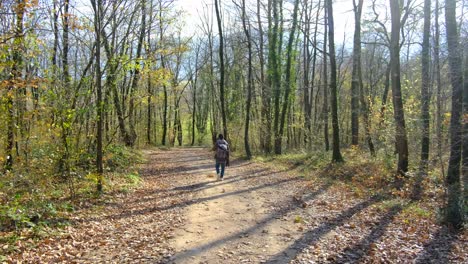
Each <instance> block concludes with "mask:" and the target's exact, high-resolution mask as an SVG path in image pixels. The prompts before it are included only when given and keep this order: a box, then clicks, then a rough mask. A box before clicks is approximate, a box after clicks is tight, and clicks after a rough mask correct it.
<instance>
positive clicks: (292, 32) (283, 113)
mask: <svg viewBox="0 0 468 264" xmlns="http://www.w3.org/2000/svg"><path fill="white" fill-rule="evenodd" d="M298 9H299V0H296V1H295V4H294V11H293V17H292V28H291V30H290V31H289V40H288V46H287V50H286V76H285V91H284V99H283V100H284V101H283V109H282V111H281V122H280V127H279V141H278V142H277V143H278V144H279V145H278V146H277V145H275V153H276V154H281V141H282V138H283V133H284V123H285V121H286V113H287V112H288V105H289V94H290V93H291V88H292V86H293V81H291V75H292V72H291V71H292V63H293V56H294V55H293V45H294V40H295V34H296V27H297V13H298Z"/></svg>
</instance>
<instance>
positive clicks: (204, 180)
mask: <svg viewBox="0 0 468 264" xmlns="http://www.w3.org/2000/svg"><path fill="white" fill-rule="evenodd" d="M187 155H190V153H189V152H188V153H187ZM199 163H200V164H199V165H198V166H200V167H201V168H203V169H198V168H197V167H196V166H195V167H194V168H193V172H194V173H192V172H191V171H188V173H192V177H191V184H189V185H186V186H181V187H180V188H181V189H187V190H191V191H192V194H193V197H192V199H191V200H190V202H189V206H188V207H187V208H185V210H184V212H185V217H186V219H187V221H186V222H185V224H184V225H183V226H182V227H181V228H180V229H179V230H178V231H177V232H176V234H175V238H174V240H173V243H172V245H173V246H174V247H175V251H176V253H175V255H174V256H173V257H172V258H171V260H172V262H173V263H263V262H268V263H287V262H288V260H290V259H291V258H292V257H293V256H294V255H295V254H294V253H295V250H294V249H290V248H289V246H290V245H291V244H292V241H294V240H295V239H296V238H298V237H299V235H300V233H301V232H299V231H298V230H297V228H298V225H297V224H295V223H294V221H291V218H290V217H288V216H287V215H291V214H292V213H293V211H294V210H293V209H291V208H295V207H297V205H295V204H293V203H292V201H293V198H292V197H293V194H294V191H296V189H295V188H290V187H291V186H292V184H294V183H297V181H298V179H296V178H293V177H291V176H288V175H287V174H286V173H275V172H272V171H269V170H265V169H262V168H259V167H256V166H255V165H254V164H250V163H248V162H241V161H234V162H233V164H232V166H230V167H228V168H227V172H226V175H225V179H224V181H216V178H215V177H214V176H215V174H214V172H213V161H212V160H211V159H209V158H207V159H204V160H200V161H199ZM288 190H289V191H288ZM292 219H294V218H292Z"/></svg>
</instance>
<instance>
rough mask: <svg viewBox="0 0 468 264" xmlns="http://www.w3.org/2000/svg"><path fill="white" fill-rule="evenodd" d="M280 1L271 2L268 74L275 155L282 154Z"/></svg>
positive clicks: (272, 0)
mask: <svg viewBox="0 0 468 264" xmlns="http://www.w3.org/2000/svg"><path fill="white" fill-rule="evenodd" d="M279 1H282V0H271V10H272V16H273V21H271V23H270V28H269V31H270V32H269V36H268V43H269V47H268V74H269V80H270V86H271V87H272V90H273V98H274V99H273V100H274V116H273V119H274V121H273V131H274V134H275V139H274V141H275V153H281V150H278V149H277V148H276V147H277V146H278V144H277V142H278V141H280V140H281V138H280V135H279V129H278V127H279V119H280V117H279V115H280V97H281V74H280V70H279V68H280V67H281V65H280V64H279V59H278V57H279V56H280V54H279V53H278V46H281V45H280V44H279V39H280V38H281V37H280V36H281V35H280V34H279V33H278V30H279V20H280V18H279V10H278V9H279V8H278V5H279V3H278V2H279Z"/></svg>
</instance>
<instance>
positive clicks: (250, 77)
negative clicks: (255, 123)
mask: <svg viewBox="0 0 468 264" xmlns="http://www.w3.org/2000/svg"><path fill="white" fill-rule="evenodd" d="M242 25H243V27H244V33H245V37H246V38H247V49H248V53H249V55H248V60H249V61H248V64H249V67H248V74H247V104H246V109H245V131H244V147H245V155H246V157H247V159H251V158H252V152H251V150H250V144H249V125H250V107H251V102H252V90H253V88H252V81H253V74H252V42H251V40H250V24H249V25H247V15H246V12H245V0H242ZM248 27H249V28H248Z"/></svg>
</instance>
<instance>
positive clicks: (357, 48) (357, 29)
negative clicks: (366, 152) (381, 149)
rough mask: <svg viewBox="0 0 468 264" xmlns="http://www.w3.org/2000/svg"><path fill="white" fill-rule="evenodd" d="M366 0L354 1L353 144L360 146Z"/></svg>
mask: <svg viewBox="0 0 468 264" xmlns="http://www.w3.org/2000/svg"><path fill="white" fill-rule="evenodd" d="M363 2H364V0H359V2H358V4H356V0H353V7H354V48H353V76H352V81H351V134H352V139H351V144H352V145H359V90H360V89H361V88H360V87H359V85H360V82H359V71H360V69H359V68H360V67H361V14H362V5H363Z"/></svg>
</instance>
